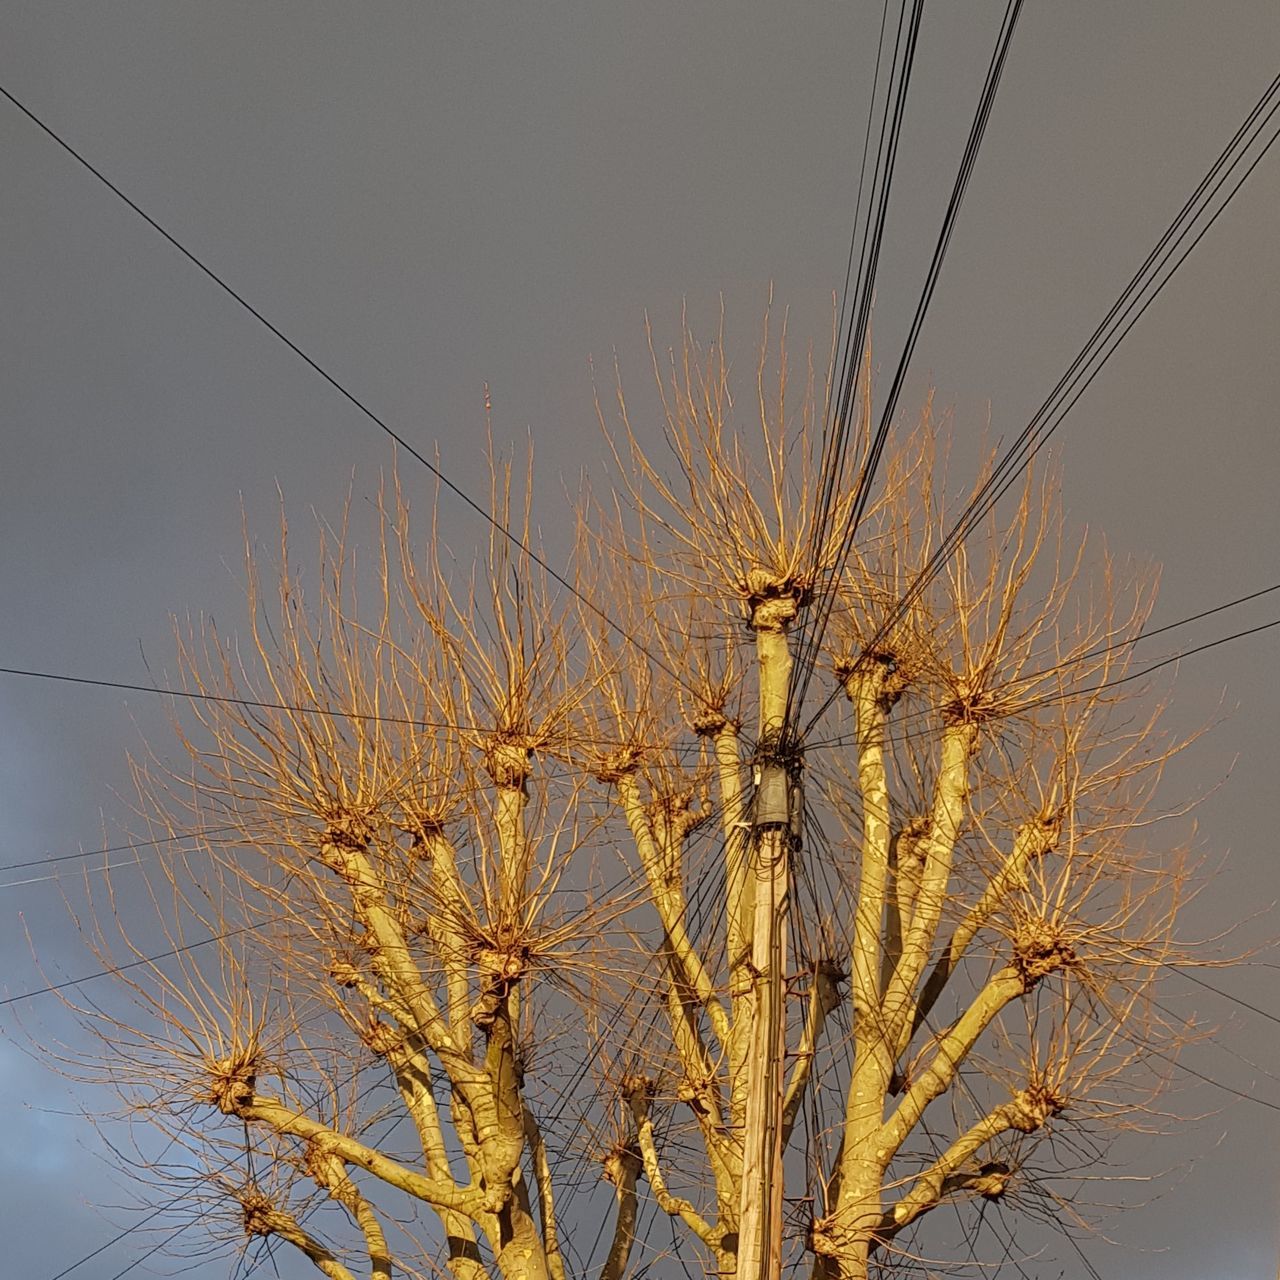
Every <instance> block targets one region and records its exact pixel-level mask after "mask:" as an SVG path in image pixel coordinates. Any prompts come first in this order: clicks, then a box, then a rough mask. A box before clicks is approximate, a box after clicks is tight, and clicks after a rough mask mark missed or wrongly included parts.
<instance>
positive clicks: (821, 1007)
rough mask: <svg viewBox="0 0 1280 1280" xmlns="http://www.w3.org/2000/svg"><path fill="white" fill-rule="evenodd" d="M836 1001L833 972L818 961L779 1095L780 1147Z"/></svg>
mask: <svg viewBox="0 0 1280 1280" xmlns="http://www.w3.org/2000/svg"><path fill="white" fill-rule="evenodd" d="M838 1004H839V994H838V992H837V991H836V975H835V973H834V972H833V971H832V970H831V968H830V967H829V966H828V965H825V964H822V963H819V964H818V966H817V968H816V970H815V972H814V975H813V984H812V986H811V987H810V988H809V1007H808V1009H807V1010H806V1012H805V1019H804V1030H803V1031H802V1032H801V1033H800V1043H799V1045H798V1046H797V1047H796V1060H795V1064H794V1066H792V1068H791V1078H790V1079H789V1080H788V1081H787V1088H786V1092H785V1094H784V1095H783V1101H782V1143H783V1146H785V1145H786V1143H787V1140H788V1138H790V1137H791V1130H792V1129H793V1128H794V1127H795V1123H796V1116H797V1115H798V1114H799V1112H800V1107H801V1106H802V1105H803V1103H804V1096H805V1091H806V1090H807V1088H808V1086H809V1080H810V1078H811V1076H812V1075H813V1060H814V1057H815V1055H816V1054H817V1051H818V1042H819V1041H820V1040H821V1039H822V1032H823V1030H824V1028H825V1027H826V1025H827V1019H828V1018H829V1017H830V1016H831V1014H832V1013H833V1012H834V1011H835V1009H836V1006H837V1005H838Z"/></svg>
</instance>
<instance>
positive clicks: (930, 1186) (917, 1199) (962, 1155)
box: [876, 1103, 1018, 1240]
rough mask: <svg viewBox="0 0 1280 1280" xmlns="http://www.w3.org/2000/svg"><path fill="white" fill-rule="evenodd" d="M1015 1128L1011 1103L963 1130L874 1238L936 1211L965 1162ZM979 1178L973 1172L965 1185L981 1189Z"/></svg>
mask: <svg viewBox="0 0 1280 1280" xmlns="http://www.w3.org/2000/svg"><path fill="white" fill-rule="evenodd" d="M1016 1127H1018V1125H1017V1108H1016V1106H1015V1104H1013V1103H1004V1104H1002V1105H1001V1106H998V1107H996V1108H994V1109H993V1110H992V1111H991V1112H990V1113H989V1114H987V1115H985V1116H984V1117H983V1118H982V1119H981V1120H979V1121H978V1122H977V1124H975V1125H973V1126H972V1127H971V1128H969V1129H968V1130H966V1131H965V1132H964V1133H963V1134H961V1135H960V1137H958V1138H957V1139H956V1140H955V1141H954V1142H953V1143H952V1144H951V1145H950V1146H949V1147H948V1148H947V1149H946V1151H944V1152H943V1153H942V1155H940V1156H939V1157H938V1158H937V1160H935V1161H934V1162H933V1164H931V1165H930V1166H929V1167H928V1168H927V1169H926V1170H925V1171H924V1172H923V1173H921V1174H920V1176H919V1177H918V1178H916V1180H915V1183H914V1184H913V1185H912V1187H911V1190H910V1191H908V1192H907V1194H906V1195H904V1196H903V1197H902V1198H901V1199H900V1200H899V1201H898V1202H897V1203H896V1204H895V1205H894V1206H893V1208H892V1209H891V1210H890V1211H889V1212H888V1213H887V1214H886V1215H885V1219H884V1222H883V1224H882V1226H881V1228H880V1229H879V1230H878V1231H877V1232H876V1236H877V1238H878V1239H881V1240H888V1239H891V1238H892V1237H893V1235H895V1234H896V1233H897V1232H898V1231H901V1230H902V1228H903V1227H905V1226H907V1225H908V1224H909V1223H912V1222H914V1221H915V1220H916V1219H917V1218H919V1217H920V1216H921V1215H922V1214H925V1213H927V1212H928V1211H929V1210H930V1209H933V1208H935V1207H936V1206H937V1205H938V1204H939V1203H941V1201H942V1198H943V1196H944V1195H945V1194H946V1192H947V1191H948V1190H953V1189H956V1187H957V1185H958V1184H957V1180H956V1179H957V1175H958V1174H959V1171H960V1169H961V1167H962V1166H963V1165H964V1164H965V1163H966V1161H968V1160H969V1159H970V1158H971V1157H972V1156H973V1155H974V1154H975V1153H976V1152H977V1151H979V1150H981V1149H982V1147H984V1146H986V1144H987V1143H988V1142H991V1141H992V1140H993V1139H994V1138H998V1137H999V1136H1000V1135H1001V1134H1002V1133H1007V1132H1008V1131H1009V1130H1010V1129H1013V1128H1016ZM982 1178H983V1175H982V1174H980V1173H978V1172H977V1171H975V1172H974V1175H973V1179H966V1180H965V1182H966V1183H968V1182H970V1181H976V1183H977V1185H982V1181H981V1180H982ZM988 1181H989V1180H988Z"/></svg>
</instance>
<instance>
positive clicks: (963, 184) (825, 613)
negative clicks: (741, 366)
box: [787, 0, 1023, 719]
mask: <svg viewBox="0 0 1280 1280" xmlns="http://www.w3.org/2000/svg"><path fill="white" fill-rule="evenodd" d="M1022 3H1023V0H1009V3H1008V5H1007V7H1006V9H1005V13H1004V18H1003V19H1002V20H1001V24H1000V31H999V33H998V36H997V39H996V46H995V49H994V51H993V52H992V55H991V63H990V65H989V66H988V68H987V75H986V80H985V81H984V83H983V86H982V92H981V94H980V95H979V98H978V106H977V109H976V111H975V113H974V118H973V123H972V125H971V126H970V129H969V137H968V140H967V141H966V143H965V148H964V152H963V154H962V156H961V160H960V167H959V170H958V172H957V173H956V179H955V183H954V185H953V187H952V191H951V198H950V200H949V201H948V203H947V208H946V212H945V214H944V216H943V219H942V227H941V229H940V230H939V232H938V239H937V242H936V244H935V245H934V250H933V257H932V258H931V260H930V262H929V269H928V271H927V272H926V274H925V283H924V286H923V288H922V289H921V293H920V298H919V300H918V302H917V304H916V311H915V315H914V316H913V317H912V320H911V325H910V328H909V329H908V332H907V338H906V341H905V343H904V344H903V349H902V354H901V356H900V358H899V360H898V366H897V369H896V370H895V371H894V376H893V381H892V384H891V385H890V388H889V394H888V396H887V397H886V399H885V403H884V407H883V409H882V410H881V414H880V423H879V426H878V427H877V429H876V433H875V437H874V439H873V440H872V442H871V445H870V448H869V450H868V454H867V460H866V462H865V464H864V466H863V468H862V472H861V474H860V476H859V478H858V485H857V490H856V493H855V496H854V501H853V504H852V506H851V509H850V512H849V516H848V519H847V522H846V527H845V531H844V533H843V535H842V538H841V542H840V548H839V551H838V552H837V555H836V558H835V560H834V562H833V564H832V569H831V573H830V587H829V589H828V591H827V592H826V594H825V596H824V598H823V599H822V600H820V601H819V602H818V608H817V615H818V616H817V617H816V618H815V620H814V623H813V625H812V626H811V627H810V628H809V630H808V632H807V634H806V635H805V637H804V638H803V639H802V642H801V649H802V656H798V657H797V661H796V664H795V667H794V668H793V677H792V681H791V688H790V689H789V690H788V708H787V709H788V718H789V719H790V718H791V717H792V716H797V717H798V716H799V714H800V711H801V709H802V707H803V704H804V698H805V695H806V693H807V692H808V688H809V684H810V681H811V680H812V679H813V675H814V672H815V670H816V668H817V657H818V651H819V649H820V647H821V644H822V638H823V635H824V634H825V631H826V628H827V625H828V623H829V621H830V618H831V612H832V608H833V606H834V603H835V595H836V592H835V586H836V584H837V583H838V582H839V581H840V578H841V576H842V575H843V573H844V567H845V565H846V564H847V563H848V559H849V556H850V554H851V553H852V551H853V543H854V538H855V536H856V534H857V531H858V526H859V525H860V524H861V522H862V517H863V515H864V513H865V512H866V508H867V503H868V501H869V499H870V495H871V486H872V483H873V481H874V479H875V474H876V471H877V470H878V468H879V465H880V459H881V456H882V455H883V452H884V448H885V445H886V443H887V441H888V437H889V428H890V426H891V424H892V421H893V416H894V413H895V412H896V410H897V404H898V397H899V396H900V395H901V392H902V388H903V385H904V384H905V381H906V375H907V370H908V368H909V367H910V364H911V357H912V356H913V355H914V353H915V348H916V343H917V341H918V340H919V337H920V332H921V330H922V328H923V327H924V320H925V315H926V313H927V312H928V309H929V304H930V302H931V301H932V299H933V294H934V291H935V289H936V287H937V283H938V278H939V276H940V275H941V273H942V264H943V262H944V260H945V259H946V255H947V249H948V247H949V246H950V243H951V237H952V234H953V232H954V231H955V225H956V220H957V218H958V217H959V213H960V206H961V203H962V202H963V200H964V196H965V192H966V191H967V190H968V186H969V179H970V177H971V176H972V174H973V168H974V165H975V164H976V163H977V159H978V152H979V150H980V149H981V146H982V140H983V138H984V137H985V135H986V129H987V122H988V121H989V120H990V118H991V109H992V106H993V104H994V103H995V97H996V92H997V90H998V89H999V87H1000V78H1001V75H1002V73H1003V71H1004V65H1005V61H1006V59H1007V57H1008V54H1009V47H1010V44H1011V43H1012V41H1013V33H1014V28H1015V27H1016V26H1017V22H1018V17H1019V15H1020V13H1021V11H1022Z"/></svg>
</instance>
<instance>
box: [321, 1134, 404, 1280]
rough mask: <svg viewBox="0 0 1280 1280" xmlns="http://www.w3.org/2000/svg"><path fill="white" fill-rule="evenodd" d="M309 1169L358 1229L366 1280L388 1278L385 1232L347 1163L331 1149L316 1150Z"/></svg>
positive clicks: (389, 1268)
mask: <svg viewBox="0 0 1280 1280" xmlns="http://www.w3.org/2000/svg"><path fill="white" fill-rule="evenodd" d="M310 1172H311V1175H312V1177H313V1178H314V1179H315V1182H316V1184H317V1185H318V1186H321V1187H323V1188H324V1189H325V1190H326V1191H327V1192H328V1193H329V1195H330V1196H332V1197H333V1199H334V1200H336V1201H337V1202H338V1203H339V1204H340V1205H341V1206H342V1207H343V1208H344V1209H345V1210H346V1211H347V1212H348V1213H349V1214H350V1215H351V1216H352V1217H353V1218H354V1219H355V1221H356V1225H357V1226H358V1227H359V1228H360V1232H361V1234H362V1235H363V1236H364V1244H365V1250H366V1251H367V1253H368V1255H369V1280H391V1252H390V1250H389V1249H388V1248H387V1236H386V1232H385V1231H383V1229H382V1223H380V1222H379V1221H378V1218H377V1215H376V1214H375V1213H374V1212H373V1208H372V1206H371V1205H370V1204H369V1202H368V1200H366V1199H365V1198H364V1196H362V1195H361V1194H360V1189H359V1188H358V1187H357V1186H356V1184H355V1183H354V1182H353V1181H352V1179H351V1175H350V1174H349V1173H348V1172H347V1167H346V1165H345V1164H343V1162H342V1160H341V1159H340V1158H339V1157H338V1156H337V1155H335V1154H334V1153H332V1152H317V1153H316V1154H315V1156H314V1157H313V1158H312V1160H311V1161H310Z"/></svg>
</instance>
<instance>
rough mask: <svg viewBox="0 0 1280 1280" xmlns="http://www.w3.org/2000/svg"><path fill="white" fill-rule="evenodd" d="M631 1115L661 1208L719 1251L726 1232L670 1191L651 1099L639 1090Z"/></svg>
mask: <svg viewBox="0 0 1280 1280" xmlns="http://www.w3.org/2000/svg"><path fill="white" fill-rule="evenodd" d="M631 1113H632V1115H633V1116H634V1117H635V1123H636V1141H637V1142H638V1144H639V1146H640V1155H641V1158H642V1159H643V1161H644V1176H645V1177H646V1178H647V1179H648V1180H649V1186H650V1188H651V1189H652V1190H653V1198H654V1199H655V1200H656V1201H657V1202H658V1208H660V1209H661V1210H662V1211H663V1213H666V1214H669V1215H670V1216H671V1217H673V1218H679V1219H680V1220H681V1221H682V1222H683V1223H684V1224H685V1226H687V1227H688V1228H689V1230H690V1231H692V1232H693V1234H694V1235H696V1236H697V1237H698V1239H699V1240H701V1241H702V1243H703V1244H705V1245H706V1246H707V1247H708V1248H710V1249H716V1248H718V1247H719V1245H720V1242H721V1239H722V1238H723V1235H724V1232H723V1231H722V1230H721V1229H720V1228H717V1227H713V1226H712V1225H711V1224H710V1223H709V1222H708V1221H707V1220H706V1219H705V1218H704V1217H703V1216H702V1215H701V1214H700V1213H699V1212H698V1211H697V1209H695V1208H694V1207H693V1205H692V1204H690V1203H689V1201H688V1200H685V1199H684V1198H683V1197H682V1196H674V1195H672V1194H671V1192H670V1191H668V1190H667V1183H666V1179H665V1178H664V1177H663V1176H662V1169H661V1167H660V1166H659V1164H658V1149H657V1147H656V1146H655V1145H654V1141H653V1119H652V1117H651V1116H650V1115H649V1103H648V1099H647V1098H646V1097H645V1096H644V1094H643V1093H642V1092H641V1091H640V1090H636V1091H634V1092H633V1093H632V1095H631Z"/></svg>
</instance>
